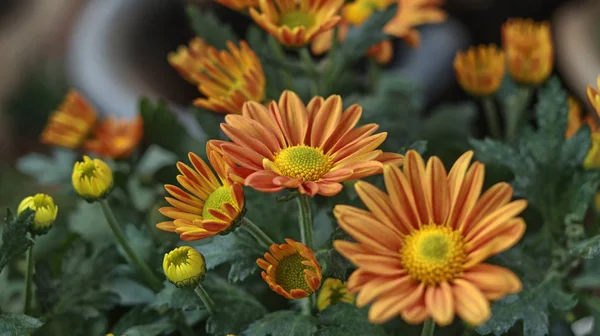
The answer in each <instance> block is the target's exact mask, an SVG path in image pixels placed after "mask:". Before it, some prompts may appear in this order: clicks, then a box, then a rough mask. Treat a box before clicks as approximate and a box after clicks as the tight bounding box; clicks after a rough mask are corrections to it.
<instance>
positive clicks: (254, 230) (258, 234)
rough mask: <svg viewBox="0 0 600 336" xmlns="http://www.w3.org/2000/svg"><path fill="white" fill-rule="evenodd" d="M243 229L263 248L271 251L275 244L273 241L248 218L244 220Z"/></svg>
mask: <svg viewBox="0 0 600 336" xmlns="http://www.w3.org/2000/svg"><path fill="white" fill-rule="evenodd" d="M242 221H243V222H242V227H243V228H244V229H245V230H246V231H248V233H250V234H251V235H252V237H254V239H256V240H257V241H258V242H259V243H260V245H261V246H262V247H264V248H265V249H267V250H268V249H269V247H271V245H273V244H275V242H274V241H273V239H271V237H269V236H268V235H267V234H266V233H265V232H264V231H263V230H261V229H260V228H259V227H258V226H257V225H256V224H254V223H252V221H251V220H249V219H248V218H247V217H244V218H243V219H242Z"/></svg>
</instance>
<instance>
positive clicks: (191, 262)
mask: <svg viewBox="0 0 600 336" xmlns="http://www.w3.org/2000/svg"><path fill="white" fill-rule="evenodd" d="M163 270H164V272H165V275H166V276H167V279H169V281H170V282H171V283H172V284H174V285H175V286H177V287H189V288H194V287H196V286H197V285H198V283H199V282H200V281H202V280H204V276H205V275H206V263H205V262H204V256H203V255H202V254H201V253H200V252H198V251H196V250H194V249H193V248H191V247H189V246H182V247H178V248H176V249H174V250H173V251H171V252H169V253H166V254H165V258H164V259H163Z"/></svg>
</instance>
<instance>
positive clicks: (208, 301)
mask: <svg viewBox="0 0 600 336" xmlns="http://www.w3.org/2000/svg"><path fill="white" fill-rule="evenodd" d="M194 292H196V295H198V297H199V298H200V300H202V303H204V306H205V307H206V310H208V313H209V314H210V315H214V314H215V302H214V301H213V299H212V298H211V297H210V295H208V292H206V290H205V289H204V287H202V285H201V284H200V283H198V286H196V288H194Z"/></svg>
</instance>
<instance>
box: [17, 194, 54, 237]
mask: <svg viewBox="0 0 600 336" xmlns="http://www.w3.org/2000/svg"><path fill="white" fill-rule="evenodd" d="M25 209H31V210H33V211H35V216H34V217H33V224H32V226H31V228H30V231H31V233H32V234H35V235H43V234H45V233H47V232H48V231H49V230H50V229H51V228H52V224H53V223H54V221H55V220H56V215H58V207H57V206H56V205H55V204H54V200H53V199H52V197H50V196H48V195H46V194H36V195H34V196H29V197H26V198H25V199H23V200H22V201H21V204H19V208H18V209H17V212H18V213H19V214H20V213H21V212H23V211H25Z"/></svg>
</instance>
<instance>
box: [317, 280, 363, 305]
mask: <svg viewBox="0 0 600 336" xmlns="http://www.w3.org/2000/svg"><path fill="white" fill-rule="evenodd" d="M354 299H355V297H354V295H353V294H352V293H350V292H349V291H348V287H346V283H345V282H342V281H341V280H338V279H334V278H327V279H325V281H323V285H322V286H321V290H319V296H318V297H317V308H319V311H321V310H324V309H325V308H327V307H329V306H334V305H336V304H338V303H340V302H346V303H350V304H353V303H354Z"/></svg>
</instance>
